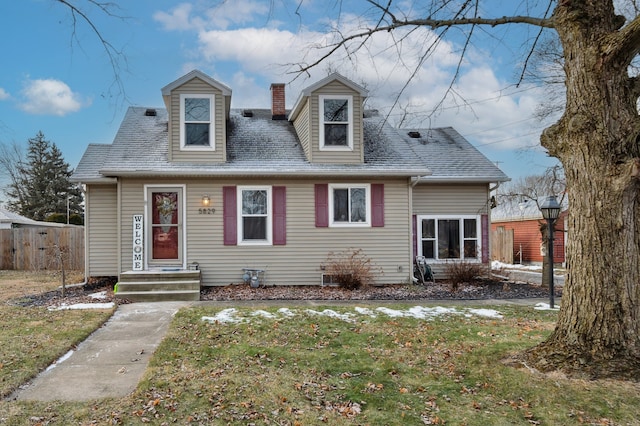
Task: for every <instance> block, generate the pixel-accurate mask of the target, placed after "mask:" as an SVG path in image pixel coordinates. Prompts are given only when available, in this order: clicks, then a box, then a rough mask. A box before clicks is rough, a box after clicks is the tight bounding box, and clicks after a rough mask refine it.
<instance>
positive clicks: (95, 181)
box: [69, 176, 118, 184]
mask: <svg viewBox="0 0 640 426" xmlns="http://www.w3.org/2000/svg"><path fill="white" fill-rule="evenodd" d="M69 181H71V182H73V183H84V184H87V183H91V184H110V183H117V182H118V178H116V177H110V176H103V177H97V178H73V177H72V178H71V179H69Z"/></svg>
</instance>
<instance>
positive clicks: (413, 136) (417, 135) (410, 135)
mask: <svg viewBox="0 0 640 426" xmlns="http://www.w3.org/2000/svg"><path fill="white" fill-rule="evenodd" d="M408 135H409V137H410V138H413V139H418V138H419V137H420V132H409V133H408Z"/></svg>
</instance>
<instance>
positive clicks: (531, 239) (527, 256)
mask: <svg viewBox="0 0 640 426" xmlns="http://www.w3.org/2000/svg"><path fill="white" fill-rule="evenodd" d="M564 217H565V214H562V215H560V218H558V220H557V221H556V223H555V232H554V235H553V238H554V239H553V262H554V263H563V262H564V261H565V258H564V239H565V238H564ZM541 224H543V225H544V226H547V224H546V222H545V221H544V220H542V219H540V220H519V221H505V222H492V223H491V230H492V231H495V230H496V229H497V228H498V227H504V229H513V261H514V263H520V248H521V247H522V263H525V264H526V263H541V262H542V261H543V257H544V256H543V253H542V250H541V246H542V237H541V234H540V226H541Z"/></svg>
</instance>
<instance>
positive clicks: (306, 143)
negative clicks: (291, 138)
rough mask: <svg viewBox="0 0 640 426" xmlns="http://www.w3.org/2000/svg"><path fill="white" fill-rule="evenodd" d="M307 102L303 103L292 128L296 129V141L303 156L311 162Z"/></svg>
mask: <svg viewBox="0 0 640 426" xmlns="http://www.w3.org/2000/svg"><path fill="white" fill-rule="evenodd" d="M309 113H310V109H309V100H308V99H307V100H306V101H305V104H304V106H303V107H302V110H301V111H300V113H299V114H298V116H297V117H296V119H295V121H294V122H293V127H295V129H296V133H297V134H298V139H299V140H300V144H301V145H302V149H304V154H305V156H306V157H307V160H309V161H310V162H313V157H312V155H311V141H310V135H309V134H310V132H311V128H310V126H311V123H310V122H309Z"/></svg>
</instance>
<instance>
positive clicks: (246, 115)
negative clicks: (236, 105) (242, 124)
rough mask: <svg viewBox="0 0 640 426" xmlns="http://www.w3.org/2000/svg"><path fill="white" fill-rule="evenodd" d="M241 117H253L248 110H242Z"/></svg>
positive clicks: (251, 112)
mask: <svg viewBox="0 0 640 426" xmlns="http://www.w3.org/2000/svg"><path fill="white" fill-rule="evenodd" d="M242 116H243V117H253V111H251V110H250V109H244V110H242Z"/></svg>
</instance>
